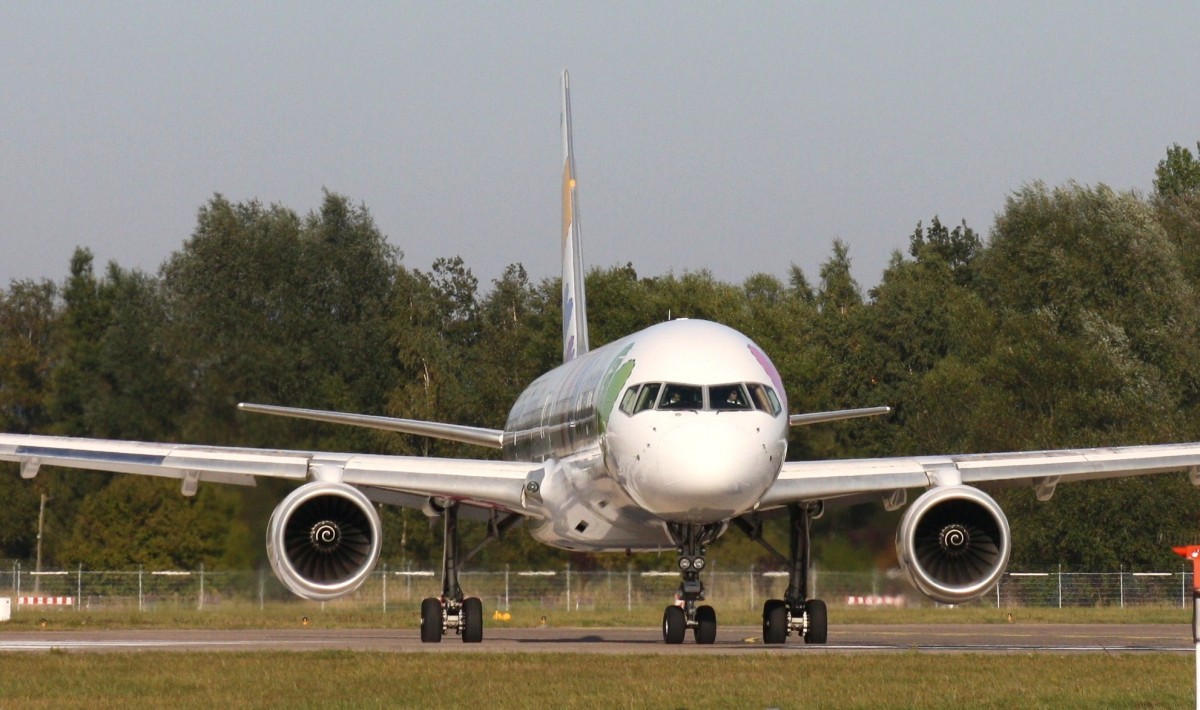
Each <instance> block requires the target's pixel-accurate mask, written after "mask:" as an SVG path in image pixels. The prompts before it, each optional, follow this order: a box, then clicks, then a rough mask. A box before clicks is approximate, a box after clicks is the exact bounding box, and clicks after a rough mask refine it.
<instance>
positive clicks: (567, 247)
mask: <svg viewBox="0 0 1200 710" xmlns="http://www.w3.org/2000/svg"><path fill="white" fill-rule="evenodd" d="M562 137H563V187H562V260H563V261H562V324H563V362H570V361H571V360H574V359H575V358H577V357H579V356H580V355H582V354H584V353H586V352H587V351H588V327H587V297H586V295H585V294H584V288H583V278H584V272H583V248H582V245H581V243H580V236H579V202H578V199H577V198H576V196H575V153H574V150H573V149H572V146H571V85H570V82H569V80H568V78H567V71H566V70H565V69H564V70H563V73H562Z"/></svg>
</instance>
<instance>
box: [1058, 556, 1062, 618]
mask: <svg viewBox="0 0 1200 710" xmlns="http://www.w3.org/2000/svg"><path fill="white" fill-rule="evenodd" d="M1058 608H1059V609H1061V608H1062V563H1061V562H1059V563H1058Z"/></svg>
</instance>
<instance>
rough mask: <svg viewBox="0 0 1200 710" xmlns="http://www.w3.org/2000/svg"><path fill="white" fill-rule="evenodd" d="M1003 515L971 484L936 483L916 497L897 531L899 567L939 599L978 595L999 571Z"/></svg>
mask: <svg viewBox="0 0 1200 710" xmlns="http://www.w3.org/2000/svg"><path fill="white" fill-rule="evenodd" d="M1010 540H1011V536H1010V535H1009V528H1008V518H1006V517H1005V516H1004V511H1003V510H1001V509H1000V506H999V505H998V504H997V503H996V501H995V500H993V499H992V497H991V496H989V495H988V494H986V493H984V492H983V491H981V490H979V489H978V488H971V487H970V486H939V487H936V488H933V489H932V490H930V491H927V492H926V493H923V494H922V495H921V497H920V498H917V500H916V501H914V502H913V504H912V505H911V506H909V508H908V510H907V511H905V513H904V517H903V518H902V519H901V520H900V527H899V529H898V530H897V531H896V554H897V556H898V557H899V558H900V568H901V569H903V570H904V574H905V575H906V576H907V577H908V580H909V582H911V583H912V585H913V586H914V587H916V588H917V589H918V590H920V592H921V593H922V594H924V595H925V596H927V597H929V598H930V599H933V600H934V601H937V602H941V603H943V604H963V603H965V602H969V601H974V600H976V599H978V598H979V597H981V596H983V594H984V593H985V592H987V590H988V589H990V588H991V587H992V585H994V584H995V583H996V582H997V581H998V580H999V579H1000V575H1002V574H1004V569H1005V568H1006V567H1007V566H1008V556H1009V552H1010V551H1011V547H1010V542H1009V541H1010Z"/></svg>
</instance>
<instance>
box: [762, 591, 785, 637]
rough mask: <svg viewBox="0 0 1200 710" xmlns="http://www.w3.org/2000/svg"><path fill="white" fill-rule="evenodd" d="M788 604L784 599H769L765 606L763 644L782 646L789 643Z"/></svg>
mask: <svg viewBox="0 0 1200 710" xmlns="http://www.w3.org/2000/svg"><path fill="white" fill-rule="evenodd" d="M787 615H788V609H787V603H786V602H784V601H783V600H782V599H768V600H767V602H766V603H765V604H763V643H764V644H768V645H774V644H781V643H784V642H786V641H787V631H788V628H787V627H788V620H787Z"/></svg>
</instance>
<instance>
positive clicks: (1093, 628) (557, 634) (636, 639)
mask: <svg viewBox="0 0 1200 710" xmlns="http://www.w3.org/2000/svg"><path fill="white" fill-rule="evenodd" d="M761 636H762V630H761V629H760V628H756V627H752V626H742V627H722V628H721V629H720V631H719V633H718V634H717V642H716V643H715V644H713V645H711V646H698V645H696V644H695V643H692V639H691V635H690V634H689V635H688V637H687V640H686V641H685V642H684V643H683V644H682V645H679V646H667V645H666V644H664V643H663V642H662V636H661V632H660V631H659V630H658V629H656V628H655V629H646V628H639V629H628V628H622V629H577V628H533V629H508V628H487V629H485V631H484V640H483V643H481V644H465V643H462V641H460V640H459V639H458V638H457V637H455V636H450V637H447V638H445V639H443V640H442V642H441V643H436V644H423V643H421V641H420V638H419V636H418V633H417V630H416V629H314V628H308V629H254V630H234V631H226V630H222V631H209V630H180V631H159V630H155V631H144V630H128V631H16V632H13V631H8V632H0V653H15V652H34V653H36V652H43V653H45V652H49V651H51V650H54V651H63V652H70V653H113V652H123V653H128V652H145V651H169V652H210V651H223V652H227V651H243V652H245V651H296V652H305V651H330V650H340V651H370V652H387V653H585V654H681V653H682V654H694V653H700V654H717V655H721V654H726V655H734V654H737V655H745V654H751V655H753V654H758V653H768V654H779V653H801V654H814V653H816V654H822V653H899V652H917V653H951V654H962V653H1191V652H1193V651H1194V650H1195V646H1194V645H1193V643H1192V638H1191V627H1190V626H1189V625H1187V624H919V625H918V624H912V625H866V624H846V625H832V626H830V627H829V643H828V644H827V645H823V646H809V645H805V644H804V643H801V642H799V641H797V640H796V639H795V638H789V639H788V643H787V644H786V645H784V646H765V645H763V643H762V638H761Z"/></svg>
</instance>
